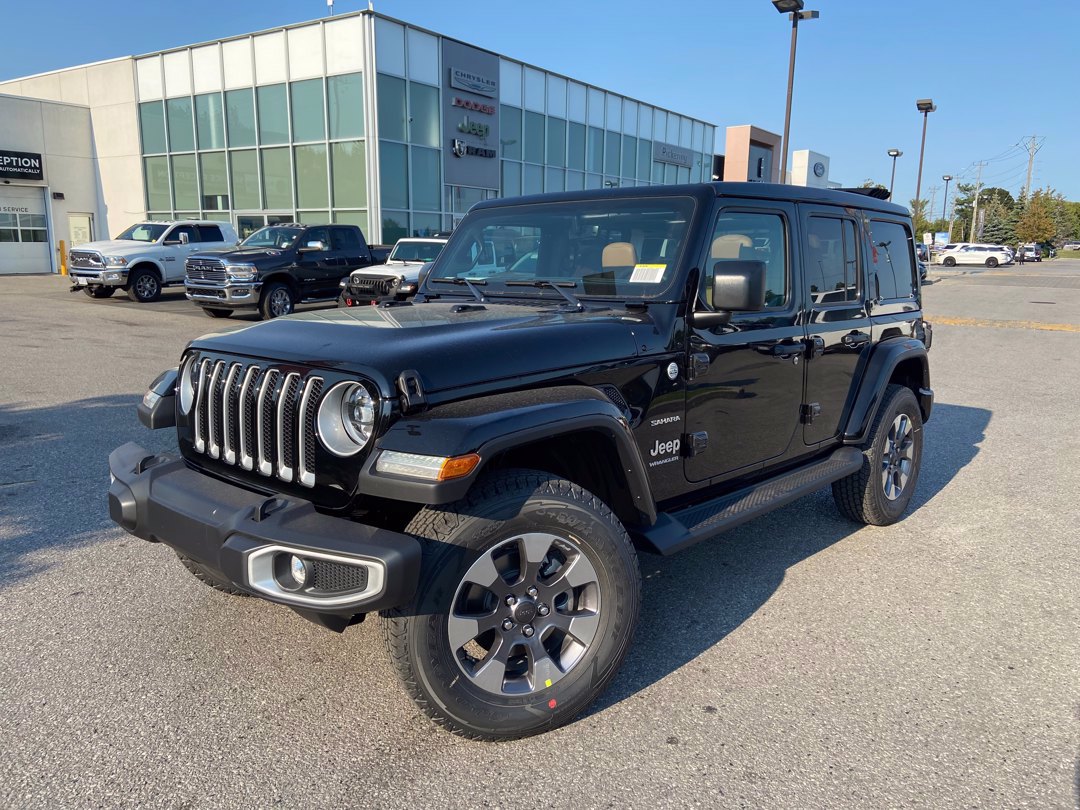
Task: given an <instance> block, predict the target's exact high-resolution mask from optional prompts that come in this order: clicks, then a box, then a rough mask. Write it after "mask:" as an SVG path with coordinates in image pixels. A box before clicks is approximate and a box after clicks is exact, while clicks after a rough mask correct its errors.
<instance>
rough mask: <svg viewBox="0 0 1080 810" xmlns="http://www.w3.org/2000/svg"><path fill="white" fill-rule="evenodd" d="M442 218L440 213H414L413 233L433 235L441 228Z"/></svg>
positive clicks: (415, 234) (416, 234)
mask: <svg viewBox="0 0 1080 810" xmlns="http://www.w3.org/2000/svg"><path fill="white" fill-rule="evenodd" d="M441 219H442V218H441V217H440V216H439V215H438V214H413V215H412V230H411V233H412V235H413V236H432V235H433V234H434V233H435V232H436V231H439V230H441V225H442V223H441Z"/></svg>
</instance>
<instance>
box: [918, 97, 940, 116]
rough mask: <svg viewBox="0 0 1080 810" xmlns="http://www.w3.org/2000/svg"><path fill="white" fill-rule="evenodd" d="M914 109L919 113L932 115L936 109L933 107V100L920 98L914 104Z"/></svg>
mask: <svg viewBox="0 0 1080 810" xmlns="http://www.w3.org/2000/svg"><path fill="white" fill-rule="evenodd" d="M915 107H916V108H917V109H918V111H919V112H921V113H932V112H933V111H934V110H936V109H937V107H936V106H934V100H933V99H930V98H920V99H919V100H918V101H916V102H915Z"/></svg>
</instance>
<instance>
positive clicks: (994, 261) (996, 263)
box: [986, 256, 998, 267]
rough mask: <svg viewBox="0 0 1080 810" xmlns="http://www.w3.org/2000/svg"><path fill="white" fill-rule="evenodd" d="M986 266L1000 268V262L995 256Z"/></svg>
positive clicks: (988, 260)
mask: <svg viewBox="0 0 1080 810" xmlns="http://www.w3.org/2000/svg"><path fill="white" fill-rule="evenodd" d="M986 266H987V267H997V266H998V260H997V259H995V258H994V257H993V256H991V257H990V258H989V259H987V260H986Z"/></svg>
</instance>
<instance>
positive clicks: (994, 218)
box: [979, 198, 1016, 245]
mask: <svg viewBox="0 0 1080 810" xmlns="http://www.w3.org/2000/svg"><path fill="white" fill-rule="evenodd" d="M979 210H980V211H986V220H985V224H984V225H983V230H982V241H983V242H990V243H991V244H995V245H1011V244H1013V243H1014V242H1015V241H1016V224H1015V220H1014V219H1013V216H1012V209H1011V208H1006V207H1005V205H1004V204H1003V203H1002V202H1001V200H999V199H997V198H994V199H991V200H990V202H989V203H987V204H986V207H985V208H980V209H979Z"/></svg>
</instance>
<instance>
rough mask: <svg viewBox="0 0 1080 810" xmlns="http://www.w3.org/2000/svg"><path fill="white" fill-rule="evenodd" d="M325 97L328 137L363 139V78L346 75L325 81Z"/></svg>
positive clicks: (356, 75) (361, 75) (357, 75)
mask: <svg viewBox="0 0 1080 810" xmlns="http://www.w3.org/2000/svg"><path fill="white" fill-rule="evenodd" d="M326 96H327V102H328V107H329V110H330V137H331V139H337V138H363V137H364V76H363V74H361V73H347V74H345V75H344V76H330V77H329V78H328V79H327V80H326Z"/></svg>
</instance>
